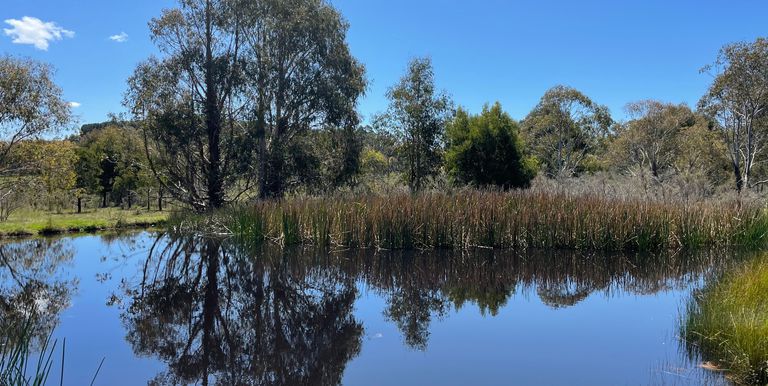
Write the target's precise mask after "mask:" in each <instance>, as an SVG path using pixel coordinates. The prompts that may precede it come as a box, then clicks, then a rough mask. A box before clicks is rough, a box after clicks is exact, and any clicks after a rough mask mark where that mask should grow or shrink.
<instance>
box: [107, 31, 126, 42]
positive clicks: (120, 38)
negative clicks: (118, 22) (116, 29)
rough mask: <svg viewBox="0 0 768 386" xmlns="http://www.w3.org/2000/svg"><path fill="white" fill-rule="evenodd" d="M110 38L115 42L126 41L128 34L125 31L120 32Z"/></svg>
mask: <svg viewBox="0 0 768 386" xmlns="http://www.w3.org/2000/svg"><path fill="white" fill-rule="evenodd" d="M109 40H112V41H113V42H118V43H124V42H127V41H128V34H127V33H125V32H120V33H119V34H117V35H112V36H110V37H109Z"/></svg>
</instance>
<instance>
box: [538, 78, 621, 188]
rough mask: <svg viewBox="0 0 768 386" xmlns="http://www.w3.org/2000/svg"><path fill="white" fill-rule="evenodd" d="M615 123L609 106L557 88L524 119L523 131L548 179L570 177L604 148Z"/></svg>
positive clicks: (572, 91)
mask: <svg viewBox="0 0 768 386" xmlns="http://www.w3.org/2000/svg"><path fill="white" fill-rule="evenodd" d="M612 124H613V120H612V119H611V115H610V112H609V111H608V108H607V107H605V106H602V105H599V104H597V103H595V102H593V101H592V100H591V99H590V98H589V97H587V96H586V95H584V94H583V93H581V92H580V91H578V90H576V89H574V88H571V87H567V86H555V87H553V88H551V89H549V90H547V92H546V93H544V96H543V97H542V98H541V100H540V101H539V103H538V104H537V105H536V107H534V109H533V111H531V112H530V113H529V114H528V116H527V117H526V118H525V120H524V121H523V132H524V134H525V137H526V138H525V139H526V142H527V143H529V144H530V145H531V148H532V151H533V154H534V155H535V156H536V157H537V158H538V161H539V162H540V163H541V165H542V167H543V169H544V172H545V173H546V174H547V175H548V176H549V177H571V176H574V175H576V174H578V173H579V172H580V171H581V169H582V167H583V164H584V161H585V159H586V158H587V157H588V156H590V155H593V154H594V153H595V152H596V150H597V149H598V148H599V147H600V146H602V143H603V140H604V139H605V138H606V136H607V135H608V133H609V131H610V127H611V125H612Z"/></svg>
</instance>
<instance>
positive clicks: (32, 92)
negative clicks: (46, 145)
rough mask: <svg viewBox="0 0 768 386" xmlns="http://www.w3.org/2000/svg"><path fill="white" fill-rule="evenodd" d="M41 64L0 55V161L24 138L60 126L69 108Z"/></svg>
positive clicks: (67, 116)
mask: <svg viewBox="0 0 768 386" xmlns="http://www.w3.org/2000/svg"><path fill="white" fill-rule="evenodd" d="M52 78H53V70H52V69H51V67H50V66H48V65H47V64H44V63H40V62H36V61H33V60H27V59H16V58H12V57H10V56H3V57H0V137H2V142H0V163H2V162H3V161H4V160H5V159H6V158H7V157H8V155H9V154H10V152H11V149H12V148H13V147H14V146H16V145H17V144H18V143H19V142H21V141H23V140H26V139H34V138H38V137H39V136H40V135H42V134H44V133H46V132H50V131H52V130H55V129H59V128H62V127H63V126H64V125H66V124H67V123H69V121H70V107H69V104H68V103H67V102H66V101H65V100H64V99H63V97H62V91H61V88H59V87H58V86H57V85H56V84H55V83H54V81H53V79H52Z"/></svg>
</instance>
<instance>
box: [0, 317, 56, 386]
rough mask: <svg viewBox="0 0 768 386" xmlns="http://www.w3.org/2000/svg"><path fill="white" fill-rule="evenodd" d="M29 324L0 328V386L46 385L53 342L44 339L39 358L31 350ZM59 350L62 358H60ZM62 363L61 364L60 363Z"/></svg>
mask: <svg viewBox="0 0 768 386" xmlns="http://www.w3.org/2000/svg"><path fill="white" fill-rule="evenodd" d="M33 325H34V323H33V322H31V321H26V322H23V323H21V324H16V323H12V324H11V325H9V326H4V327H3V331H2V337H1V338H0V385H8V386H17V385H18V386H42V385H45V384H47V382H48V376H49V375H50V372H51V367H52V366H53V354H54V351H55V349H56V341H52V340H51V337H50V336H48V337H47V338H46V339H45V340H44V341H42V343H41V347H40V348H39V351H38V352H39V354H38V355H35V354H34V352H35V351H36V350H35V349H34V348H33V347H32V342H33V340H34V338H35V337H34V334H33ZM63 352H64V351H63V350H62V355H63ZM62 363H63V361H62Z"/></svg>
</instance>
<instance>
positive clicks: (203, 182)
mask: <svg viewBox="0 0 768 386" xmlns="http://www.w3.org/2000/svg"><path fill="white" fill-rule="evenodd" d="M150 26H151V29H152V34H153V39H154V41H155V42H156V43H157V44H158V46H159V47H160V49H161V51H162V52H163V54H164V57H163V58H162V59H158V58H150V59H149V60H148V61H147V62H145V63H143V64H142V65H140V66H139V67H138V68H137V70H136V72H135V74H134V76H133V77H132V78H131V79H130V80H129V91H128V93H127V95H126V104H127V105H128V106H130V107H131V109H132V111H133V113H134V114H135V115H136V116H137V118H138V120H140V121H141V122H142V124H143V128H144V133H145V142H146V144H147V152H148V153H153V154H155V156H154V157H152V159H153V162H152V165H151V166H152V168H153V170H155V172H156V173H155V174H156V175H157V176H158V179H159V180H160V181H161V182H162V183H163V185H165V186H164V188H165V191H168V192H170V193H171V194H172V195H173V196H175V197H176V198H177V199H180V200H181V201H182V202H185V203H187V204H188V205H189V206H191V207H193V208H194V209H196V210H198V211H205V210H208V209H215V208H218V207H221V206H222V205H224V204H225V203H226V202H229V201H234V200H237V199H238V198H240V197H243V196H244V195H250V194H251V192H252V191H254V190H256V189H258V195H259V196H260V197H262V198H268V197H280V196H282V195H283V193H284V191H285V187H286V178H287V175H288V174H289V172H290V171H288V170H286V169H288V167H287V166H286V165H287V164H288V161H287V160H288V159H289V158H290V156H291V154H290V153H291V147H292V146H293V145H295V144H296V141H297V140H298V139H299V138H300V137H301V136H302V135H304V134H306V133H307V132H308V131H309V130H321V129H326V128H331V127H334V128H337V127H351V128H354V127H356V125H357V123H358V118H357V113H356V110H355V109H356V105H357V99H358V98H359V97H360V96H361V95H362V94H363V92H364V90H365V79H364V68H363V66H362V65H360V64H359V63H358V62H357V61H356V60H355V59H354V58H353V57H352V55H351V53H350V51H349V48H348V47H347V44H346V41H345V39H346V32H347V29H348V25H347V23H346V22H345V21H344V20H343V18H342V17H341V15H340V14H339V13H338V11H336V9H334V8H333V7H332V6H331V5H329V4H328V3H327V2H326V1H323V0H285V1H282V0H280V1H278V0H258V1H244V0H183V1H181V2H180V3H179V8H178V9H174V10H169V11H165V12H164V13H163V15H162V16H161V17H160V18H158V19H155V20H153V21H152V23H150Z"/></svg>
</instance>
